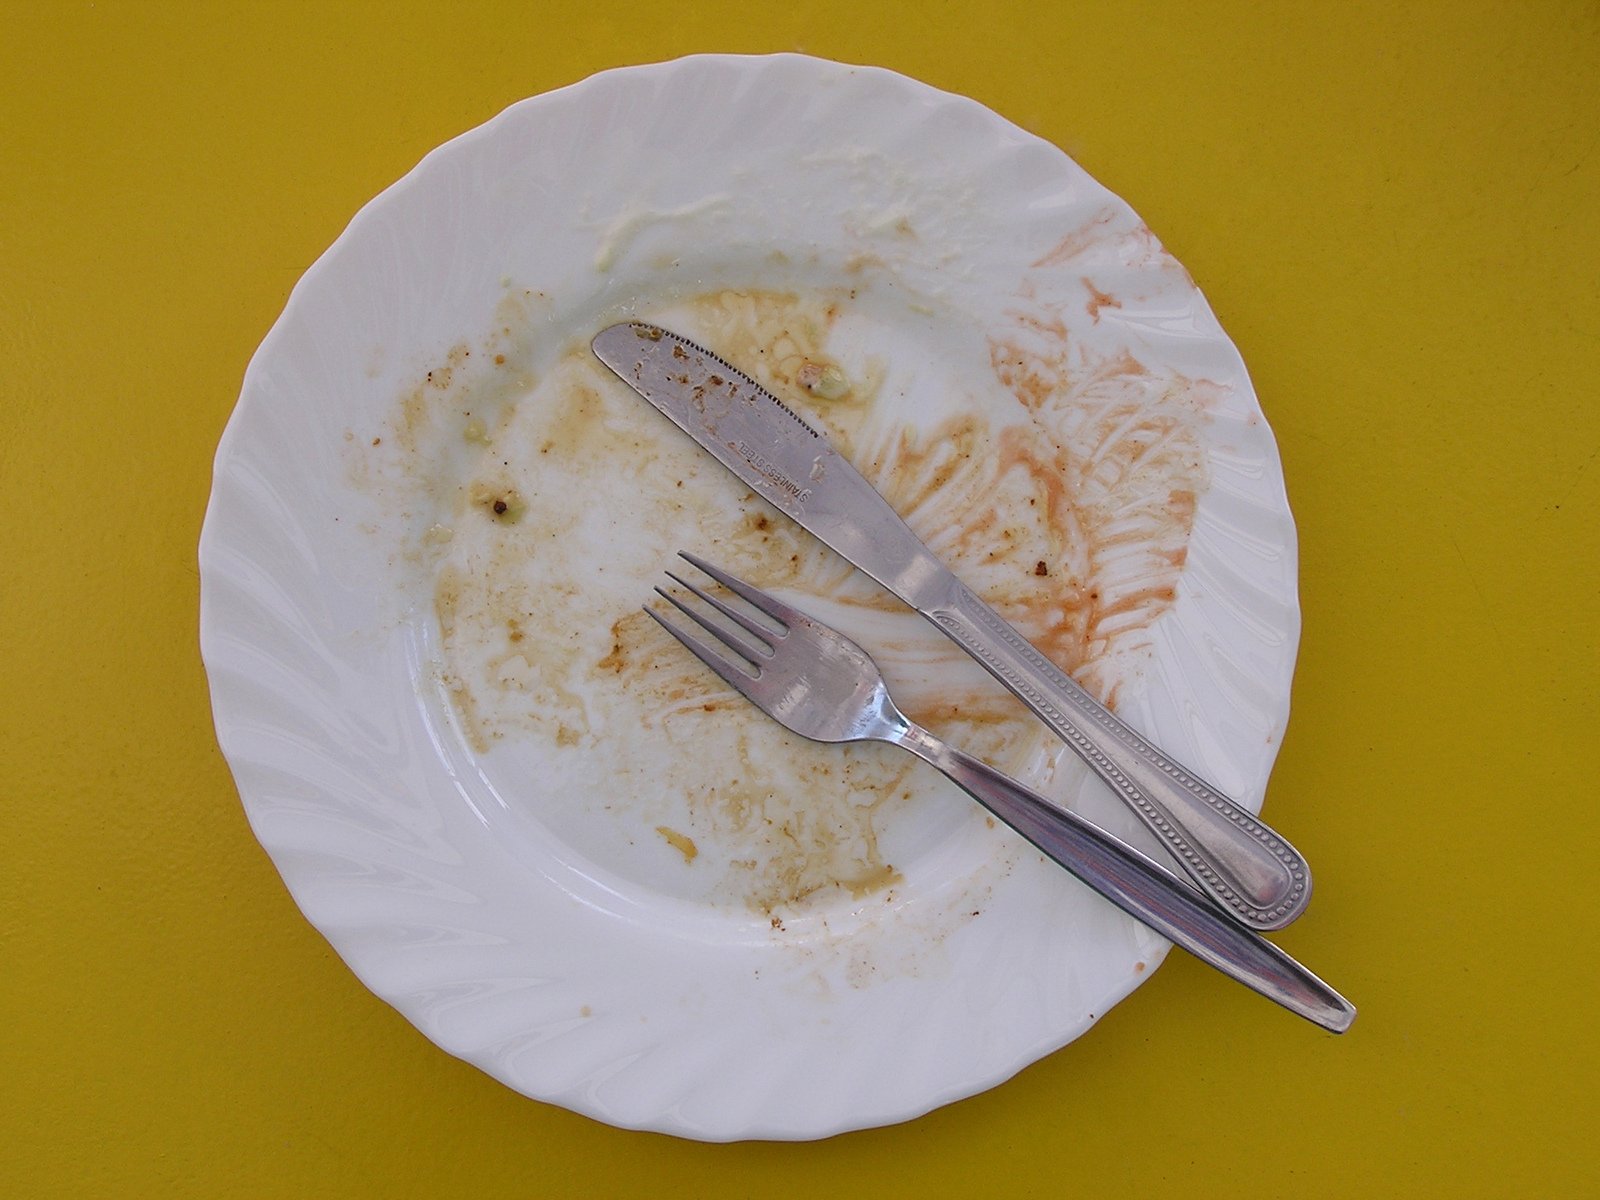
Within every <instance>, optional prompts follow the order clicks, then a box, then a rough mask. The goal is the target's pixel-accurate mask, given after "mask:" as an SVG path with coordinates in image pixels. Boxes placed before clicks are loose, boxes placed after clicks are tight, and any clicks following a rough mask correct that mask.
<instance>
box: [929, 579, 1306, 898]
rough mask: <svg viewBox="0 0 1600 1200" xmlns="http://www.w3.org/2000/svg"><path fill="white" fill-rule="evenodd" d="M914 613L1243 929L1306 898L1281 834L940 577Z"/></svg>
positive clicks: (1299, 865)
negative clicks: (1068, 750) (1061, 747)
mask: <svg viewBox="0 0 1600 1200" xmlns="http://www.w3.org/2000/svg"><path fill="white" fill-rule="evenodd" d="M949 584H950V587H949V588H948V589H947V591H946V594H945V597H944V598H943V600H942V602H941V603H939V604H937V605H933V606H930V607H928V608H926V609H924V610H923V615H924V616H926V617H927V618H928V619H929V620H930V621H932V622H933V623H934V624H935V625H937V626H938V627H939V628H940V629H941V630H943V631H944V632H945V633H946V634H947V635H948V636H949V637H950V638H952V639H953V640H954V641H956V642H957V643H958V644H960V645H961V647H962V648H963V649H965V650H966V651H967V652H968V653H969V654H971V655H972V656H973V657H974V658H975V659H977V660H978V662H980V663H981V664H983V666H984V667H985V668H986V669H987V670H988V671H989V673H990V674H991V675H993V676H994V677H995V678H996V679H998V680H999V681H1000V682H1001V683H1003V684H1005V686H1006V687H1007V688H1008V689H1010V690H1011V692H1013V693H1014V694H1015V695H1016V696H1017V698H1018V699H1020V700H1021V701H1022V702H1023V703H1025V704H1026V705H1027V706H1028V707H1029V708H1031V709H1032V710H1033V711H1034V712H1035V713H1036V714H1037V715H1038V716H1039V718H1040V719H1041V720H1042V721H1044V723H1045V724H1046V725H1048V726H1050V728H1051V729H1052V730H1054V731H1055V732H1056V733H1057V734H1058V735H1059V736H1060V737H1061V738H1062V740H1063V741H1065V742H1066V743H1067V745H1069V746H1071V747H1072V749H1073V750H1075V751H1076V752H1077V753H1078V755H1079V757H1081V758H1082V759H1083V760H1084V762H1086V763H1088V764H1089V767H1090V769H1091V770H1093V771H1094V773H1095V774H1096V775H1098V776H1099V777H1100V778H1101V779H1102V780H1104V781H1105V783H1106V784H1107V785H1108V786H1110V788H1111V790H1112V791H1113V792H1115V793H1116V794H1117V795H1118V796H1119V797H1121V799H1122V800H1123V801H1124V802H1125V803H1126V804H1127V805H1128V807H1129V808H1131V809H1133V811H1134V812H1135V813H1137V814H1138V815H1139V817H1140V818H1141V819H1142V820H1143V821H1144V823H1145V824H1146V825H1148V826H1149V827H1150V829H1151V830H1152V831H1153V832H1154V833H1155V834H1156V836H1157V837H1159V838H1160V839H1161V841H1162V844H1163V845H1165V846H1166V848H1167V849H1168V850H1169V851H1171V853H1172V855H1173V857H1175V858H1176V859H1177V860H1178V863H1179V864H1180V865H1181V866H1182V867H1183V869H1184V870H1185V871H1187V872H1188V873H1189V875H1190V876H1192V877H1193V878H1194V880H1195V882H1196V883H1197V884H1199V885H1200V886H1201V887H1202V888H1203V889H1205V891H1206V892H1207V893H1208V894H1210V895H1211V896H1214V897H1215V898H1216V899H1217V901H1218V902H1219V903H1220V904H1222V905H1223V906H1225V907H1226V908H1227V909H1228V910H1229V911H1230V912H1231V913H1232V914H1233V915H1234V916H1235V917H1236V918H1237V919H1238V920H1240V921H1242V922H1244V923H1245V924H1246V925H1249V926H1250V927H1251V928H1253V929H1282V928H1283V927H1284V926H1285V925H1287V924H1289V922H1291V921H1293V920H1294V919H1295V918H1296V917H1298V916H1299V915H1300V913H1301V911H1302V910H1303V909H1304V908H1305V906H1306V902H1307V901H1308V900H1309V899H1310V898H1311V871H1310V869H1309V868H1308V867H1307V866H1306V862H1305V859H1304V858H1302V857H1301V856H1300V853H1299V851H1297V850H1296V849H1295V848H1294V847H1293V846H1291V845H1290V844H1289V842H1288V841H1287V840H1286V839H1285V838H1283V837H1282V836H1280V835H1279V834H1278V833H1276V832H1275V831H1274V830H1272V829H1271V828H1269V827H1268V826H1267V825H1265V824H1264V823H1263V822H1261V821H1259V820H1257V819H1256V818H1255V817H1253V816H1251V815H1250V814H1249V813H1248V812H1246V811H1245V810H1244V809H1242V808H1240V807H1239V806H1238V805H1237V804H1235V803H1234V802H1233V801H1232V800H1229V799H1228V798H1227V797H1226V796H1224V795H1223V794H1222V792H1221V791H1220V790H1219V789H1217V788H1215V787H1212V786H1211V785H1210V784H1208V783H1206V782H1205V780H1203V779H1201V778H1200V777H1199V776H1198V775H1196V774H1195V773H1194V772H1193V771H1191V770H1189V769H1188V768H1187V767H1184V766H1182V765H1181V764H1179V763H1177V762H1174V761H1173V760H1172V759H1171V758H1169V757H1168V756H1167V755H1165V754H1163V753H1162V752H1161V751H1160V750H1158V749H1157V748H1156V747H1155V746H1153V745H1151V744H1150V743H1149V742H1148V741H1146V740H1145V739H1144V738H1143V737H1141V736H1140V735H1139V734H1138V733H1137V732H1135V731H1134V730H1133V729H1130V728H1129V727H1128V726H1127V725H1126V724H1125V723H1124V722H1123V721H1122V720H1120V719H1119V718H1118V717H1117V716H1116V715H1115V714H1114V713H1112V712H1111V711H1110V710H1109V709H1108V708H1106V707H1105V706H1104V705H1103V704H1101V703H1100V702H1099V701H1097V700H1096V699H1095V698H1094V697H1093V696H1091V695H1090V694H1089V693H1088V692H1086V691H1084V689H1083V688H1082V687H1080V686H1079V685H1078V684H1077V683H1075V682H1074V681H1073V680H1072V679H1071V678H1070V677H1069V676H1068V675H1067V674H1066V673H1065V672H1063V671H1062V670H1060V669H1059V668H1058V667H1057V666H1056V665H1055V664H1054V663H1052V662H1051V661H1050V660H1049V659H1047V658H1045V656H1044V655H1043V654H1040V653H1039V651H1038V650H1036V649H1034V647H1033V646H1032V645H1031V644H1030V643H1029V642H1028V640H1027V639H1026V638H1024V637H1023V636H1022V635H1021V634H1019V633H1018V632H1017V631H1016V630H1015V629H1014V628H1012V627H1011V625H1010V624H1009V623H1008V622H1006V621H1005V620H1004V619H1003V618H1002V617H1001V616H1000V615H999V614H998V613H996V612H995V611H994V610H993V609H992V608H990V607H989V606H988V605H987V604H985V603H984V602H983V601H982V600H980V599H979V598H978V596H977V595H976V594H975V593H974V592H973V591H972V590H971V589H970V588H968V587H967V586H966V585H965V584H963V583H961V582H960V581H959V580H957V579H955V577H954V576H951V577H950V578H949Z"/></svg>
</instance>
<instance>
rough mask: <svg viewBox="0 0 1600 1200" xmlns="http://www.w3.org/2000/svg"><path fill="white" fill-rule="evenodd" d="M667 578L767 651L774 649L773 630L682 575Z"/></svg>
mask: <svg viewBox="0 0 1600 1200" xmlns="http://www.w3.org/2000/svg"><path fill="white" fill-rule="evenodd" d="M667 578H668V579H670V580H672V581H673V582H674V583H676V584H679V585H680V586H682V587H685V588H688V589H689V590H690V591H691V592H693V593H694V594H695V595H696V596H699V597H700V599H702V600H704V601H705V602H706V603H707V604H709V605H710V606H711V607H712V608H714V609H716V610H717V611H718V612H719V613H721V614H722V615H723V616H725V617H727V618H728V620H730V621H732V622H733V623H734V624H735V625H737V626H739V628H741V629H745V630H748V631H749V632H750V633H751V634H752V635H753V636H754V637H755V639H756V641H758V642H760V643H761V644H762V645H763V646H765V647H767V649H769V650H770V649H772V638H773V637H775V636H777V635H775V634H774V633H773V632H772V630H770V629H768V628H767V627H766V626H765V625H763V624H761V623H760V622H759V621H752V620H751V619H750V618H749V617H747V616H745V615H744V614H743V613H742V612H740V611H739V610H738V609H736V608H734V607H733V606H732V605H729V604H725V603H723V602H722V601H721V600H718V599H717V598H716V597H715V596H713V595H712V594H711V593H710V592H708V591H706V590H704V589H703V588H697V587H695V585H694V584H692V583H690V582H689V581H688V580H687V579H684V578H683V577H682V576H681V575H674V574H673V573H672V572H671V571H668V572H667Z"/></svg>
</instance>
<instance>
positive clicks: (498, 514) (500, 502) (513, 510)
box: [472, 484, 528, 525]
mask: <svg viewBox="0 0 1600 1200" xmlns="http://www.w3.org/2000/svg"><path fill="white" fill-rule="evenodd" d="M472 501H473V503H474V504H481V505H482V506H483V507H484V509H485V511H487V512H488V514H489V515H490V516H491V517H493V518H494V519H495V520H496V521H499V522H501V523H502V524H506V525H514V524H516V522H518V521H520V520H522V515H523V514H524V513H525V512H527V511H528V505H527V502H526V501H525V500H523V498H522V495H521V493H520V492H518V491H517V490H516V488H508V487H501V488H491V487H486V486H484V485H481V484H480V485H479V486H477V487H475V488H473V490H472Z"/></svg>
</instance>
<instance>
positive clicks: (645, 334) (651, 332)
mask: <svg viewBox="0 0 1600 1200" xmlns="http://www.w3.org/2000/svg"><path fill="white" fill-rule="evenodd" d="M633 332H634V333H635V334H636V335H638V336H639V337H642V338H644V339H645V340H646V341H651V342H659V341H660V340H661V330H659V329H657V328H656V327H655V326H654V325H635V326H634V327H633Z"/></svg>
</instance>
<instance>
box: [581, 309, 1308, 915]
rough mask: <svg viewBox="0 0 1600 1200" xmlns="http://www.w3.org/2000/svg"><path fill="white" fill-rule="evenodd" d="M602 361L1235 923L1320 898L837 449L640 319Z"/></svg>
mask: <svg viewBox="0 0 1600 1200" xmlns="http://www.w3.org/2000/svg"><path fill="white" fill-rule="evenodd" d="M591 345H592V348H593V350H594V353H595V356H596V357H597V358H599V359H600V361H601V362H603V363H604V364H605V365H606V366H607V367H609V368H610V369H611V370H612V371H613V372H615V374H616V375H617V376H618V378H620V379H621V380H622V381H623V382H624V383H626V384H627V385H628V386H629V387H630V388H632V389H633V390H634V391H635V392H637V393H638V394H639V395H640V396H642V397H644V398H645V399H646V400H648V401H649V402H650V403H651V404H653V405H654V406H655V407H656V408H658V409H660V410H661V412H662V413H664V414H665V415H666V416H667V417H668V418H669V419H671V421H672V422H673V423H674V424H675V425H677V426H678V427H679V428H680V429H682V430H683V431H684V432H685V433H687V434H688V435H689V436H690V437H692V438H693V439H694V440H695V441H696V442H698V443H700V445H701V446H702V447H703V448H704V449H706V450H707V451H709V452H710V453H711V455H712V457H714V458H716V459H717V461H718V462H720V463H722V465H723V466H725V467H727V468H728V469H729V470H730V471H732V472H733V473H734V474H735V475H737V476H738V477H739V478H740V479H742V480H743V481H744V482H745V483H746V484H747V485H748V486H749V487H751V488H752V489H754V490H755V491H756V493H757V494H758V495H760V496H761V497H762V498H763V499H765V500H767V501H768V502H769V503H771V504H772V505H773V506H774V507H775V508H777V509H778V510H779V511H780V512H782V513H784V514H785V515H787V516H788V517H790V518H791V519H793V520H794V521H795V522H797V523H798V524H799V525H801V526H802V527H803V528H804V529H806V530H807V531H809V532H810V533H811V534H812V535H813V536H815V537H816V538H817V539H818V540H820V541H821V542H822V543H823V544H824V545H826V546H828V547H829V548H830V549H832V550H833V551H835V552H836V553H837V554H839V555H840V556H841V557H843V558H844V559H846V560H847V561H849V562H850V563H852V564H853V565H855V566H856V567H857V568H858V569H860V570H861V571H864V572H865V573H866V574H867V575H870V576H871V577H872V578H873V579H875V580H877V581H878V583H880V584H882V585H883V586H884V587H885V588H887V589H888V590H889V591H890V592H892V593H894V595H895V596H897V597H899V598H900V599H901V600H903V601H904V602H905V603H906V604H908V605H910V606H911V607H912V608H914V609H916V610H917V611H918V612H919V613H921V614H922V615H923V616H924V617H926V618H927V619H928V620H929V621H931V622H933V624H934V625H935V626H937V627H938V628H939V630H940V631H941V632H943V633H944V634H945V635H946V636H947V637H949V638H950V639H951V640H952V641H953V642H955V643H956V644H957V645H958V646H960V647H961V648H962V649H963V650H965V651H966V652H967V653H968V654H970V655H971V656H972V657H973V658H974V659H976V660H977V661H978V662H979V663H980V664H982V665H983V667H984V668H985V669H986V670H988V672H989V673H990V674H991V675H993V676H994V677H995V678H996V679H998V680H999V681H1000V682H1001V683H1002V684H1004V685H1005V686H1006V687H1007V688H1008V689H1010V690H1011V692H1013V693H1014V694H1015V695H1016V696H1017V698H1018V699H1020V700H1021V701H1022V702H1023V703H1024V704H1026V705H1027V706H1028V707H1029V708H1031V709H1032V710H1033V711H1034V713H1035V714H1036V715H1037V716H1038V717H1039V718H1040V719H1041V720H1042V721H1044V723H1045V724H1046V725H1048V726H1049V727H1050V728H1051V729H1052V730H1053V731H1054V732H1055V733H1056V734H1057V735H1058V736H1060V737H1061V739H1062V740H1063V741H1065V742H1066V743H1067V745H1069V746H1070V747H1072V749H1073V750H1075V751H1076V752H1077V753H1078V755H1079V756H1080V757H1081V758H1082V759H1083V760H1084V761H1085V762H1086V763H1088V765H1089V767H1090V769H1092V770H1093V771H1094V772H1095V774H1096V775H1098V776H1099V777H1100V778H1101V779H1102V780H1103V781H1104V782H1105V783H1106V784H1107V785H1108V786H1109V787H1110V788H1111V790H1112V791H1113V792H1114V793H1115V794H1116V795H1117V796H1118V797H1120V798H1121V799H1122V800H1123V801H1124V802H1125V803H1126V804H1127V805H1128V806H1129V807H1130V808H1131V809H1133V811H1134V812H1135V813H1137V814H1138V815H1139V817H1140V818H1141V819H1143V821H1144V823H1145V824H1146V825H1148V826H1149V827H1150V829H1151V830H1152V831H1153V832H1154V833H1155V834H1156V836H1157V837H1158V838H1160V839H1161V842H1162V844H1163V845H1164V846H1165V847H1166V848H1167V850H1168V851H1169V852H1170V853H1171V854H1172V856H1173V857H1174V858H1175V859H1176V860H1177V862H1178V863H1179V865H1180V866H1182V867H1183V869H1184V870H1185V871H1186V872H1188V874H1189V875H1190V877H1191V878H1192V879H1193V880H1194V881H1195V882H1196V883H1197V884H1198V885H1199V886H1200V888H1201V889H1202V890H1204V891H1205V892H1206V893H1207V894H1209V895H1210V896H1212V897H1213V898H1214V899H1215V900H1216V901H1217V902H1218V903H1219V904H1221V905H1222V906H1223V907H1224V908H1226V909H1227V910H1228V911H1229V912H1230V913H1231V914H1232V915H1233V916H1234V917H1235V918H1236V919H1237V920H1239V921H1241V922H1242V923H1244V924H1246V925H1248V926H1250V927H1251V928H1254V929H1281V928H1283V927H1284V926H1285V925H1287V924H1289V922H1290V921H1293V920H1294V919H1295V918H1296V917H1297V916H1299V915H1300V912H1301V910H1302V909H1304V907H1305V905H1306V901H1307V900H1308V899H1309V898H1310V895H1311V872H1310V870H1309V869H1308V868H1307V866H1306V863H1305V859H1304V858H1302V857H1301V855H1300V853H1299V852H1298V851H1296V850H1295V848H1294V847H1293V846H1291V845H1290V844H1289V842H1288V841H1287V840H1286V839H1284V838H1283V837H1282V836H1281V835H1279V834H1278V833H1276V832H1274V831H1273V830H1272V829H1271V828H1269V827H1268V826H1267V825H1266V824H1265V823H1264V822H1262V821H1260V820H1258V819H1257V818H1255V817H1253V816H1251V815H1250V814H1249V813H1248V812H1246V811H1245V810H1244V809H1243V808H1241V807H1240V806H1239V805H1237V804H1235V803H1234V802H1233V801H1232V800H1230V799H1228V798H1227V796H1225V795H1223V793H1222V791H1221V789H1219V788H1216V787H1214V786H1212V785H1211V784H1209V783H1207V782H1205V781H1204V780H1203V779H1201V778H1200V776H1199V775H1197V774H1196V773H1195V772H1193V771H1191V770H1189V769H1188V768H1187V767H1185V766H1183V765H1181V764H1179V763H1178V762H1176V761H1174V760H1173V759H1172V758H1171V757H1170V756H1168V755H1167V754H1165V753H1164V752H1162V751H1161V750H1160V749H1159V748H1158V747H1156V746H1154V745H1153V744H1151V743H1150V742H1149V741H1148V740H1146V739H1145V738H1144V737H1142V736H1141V735H1140V734H1139V733H1137V732H1136V731H1135V730H1133V729H1132V728H1130V727H1129V726H1128V725H1127V724H1126V723H1125V722H1123V721H1122V720H1121V719H1120V718H1119V717H1118V716H1117V715H1116V714H1115V713H1113V712H1111V710H1109V709H1108V708H1106V707H1105V706H1104V705H1102V704H1101V703H1100V702H1099V701H1097V700H1096V699H1095V698H1094V697H1093V696H1091V695H1090V694H1089V693H1088V692H1086V691H1085V690H1084V689H1083V688H1082V687H1080V686H1079V685H1078V684H1077V683H1075V682H1074V681H1073V680H1072V679H1071V677H1069V676H1068V675H1067V674H1066V673H1065V672H1063V671H1061V670H1060V669H1059V668H1057V667H1056V665H1055V664H1054V663H1052V662H1051V661H1050V660H1049V659H1047V658H1046V657H1045V656H1044V655H1043V654H1041V653H1039V651H1038V650H1036V649H1035V648H1034V647H1033V645H1032V644H1031V643H1030V642H1029V641H1028V640H1027V639H1026V638H1025V637H1023V636H1022V635H1021V634H1020V633H1018V632H1017V630H1016V629H1014V628H1013V627H1012V626H1011V625H1010V624H1009V623H1008V622H1007V621H1006V620H1005V619H1004V618H1003V617H1001V616H1000V615H999V614H998V613H996V612H995V611H994V610H993V609H992V608H990V607H989V606H988V605H987V604H985V603H984V602H983V601H982V600H981V599H979V598H978V596H977V595H976V593H974V592H973V591H972V590H971V589H970V588H968V587H967V586H966V585H965V584H963V583H962V582H961V581H960V580H959V579H957V578H956V577H955V575H954V574H952V573H951V572H950V570H949V569H948V568H946V567H945V565H944V564H943V563H941V562H940V561H939V560H938V559H937V558H935V557H934V555H933V553H932V551H930V550H929V549H928V547H927V546H926V545H925V544H923V542H922V540H921V539H920V538H919V537H917V535H916V534H915V533H913V532H912V531H911V528H910V527H909V526H908V525H907V524H906V523H905V522H904V521H903V520H901V518H900V515H899V514H898V513H896V512H895V511H894V509H893V508H892V507H890V505H889V502H888V501H887V500H885V499H884V498H883V496H882V495H881V494H879V492H878V490H877V489H876V488H874V487H873V486H872V484H870V483H868V482H867V480H866V478H865V477H863V476H862V475H861V473H860V472H859V471H857V470H856V469H855V467H853V466H851V464H850V463H849V462H848V461H847V460H846V459H845V458H844V457H843V456H842V455H840V454H839V453H838V451H836V450H834V449H833V447H832V446H831V445H829V443H828V440H827V439H826V438H825V437H823V436H822V434H821V433H819V432H818V431H817V430H816V429H814V428H812V427H811V425H809V424H808V423H807V422H806V421H805V420H803V419H802V418H801V417H800V416H799V415H798V414H796V413H795V412H794V411H793V410H792V409H790V408H789V407H788V406H787V405H785V404H784V403H783V402H782V401H780V400H779V399H778V398H777V397H776V396H774V395H773V394H772V393H771V392H769V391H767V390H766V389H765V388H763V387H762V386H761V385H760V384H758V383H756V381H755V380H753V379H751V378H750V377H749V376H748V375H745V374H744V373H743V372H741V371H739V370H737V369H736V368H734V367H732V366H730V365H729V364H728V363H726V362H724V361H723V360H722V359H720V358H718V357H717V356H716V355H715V354H713V353H711V352H710V351H709V350H706V349H704V348H702V347H700V346H698V345H696V344H695V343H694V342H691V341H689V340H688V339H686V338H682V337H679V336H678V335H677V334H674V333H671V332H669V331H667V330H665V329H662V328H660V327H659V326H656V325H650V324H647V323H645V322H641V321H628V322H623V323H621V324H617V325H612V326H610V327H609V328H607V329H603V330H601V331H600V333H598V334H597V335H596V336H595V338H594V341H593V342H592V343H591Z"/></svg>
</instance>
